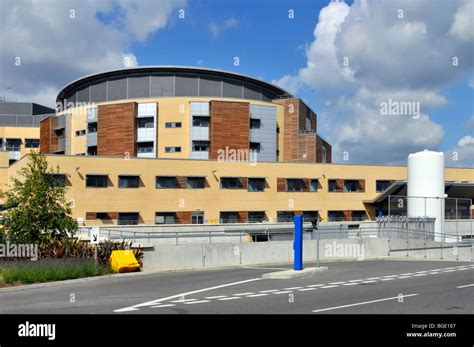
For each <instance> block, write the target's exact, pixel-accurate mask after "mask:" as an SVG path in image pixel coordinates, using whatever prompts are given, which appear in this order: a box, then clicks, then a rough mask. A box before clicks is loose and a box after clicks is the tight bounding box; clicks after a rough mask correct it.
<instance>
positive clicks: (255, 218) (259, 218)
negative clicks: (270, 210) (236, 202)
mask: <svg viewBox="0 0 474 347" xmlns="http://www.w3.org/2000/svg"><path fill="white" fill-rule="evenodd" d="M266 220H267V218H266V216H265V211H249V220H248V221H249V223H263V222H265V221H266Z"/></svg>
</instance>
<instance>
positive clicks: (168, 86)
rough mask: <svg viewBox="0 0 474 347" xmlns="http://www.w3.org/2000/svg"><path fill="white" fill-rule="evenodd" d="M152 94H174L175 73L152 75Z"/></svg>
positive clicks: (156, 95)
mask: <svg viewBox="0 0 474 347" xmlns="http://www.w3.org/2000/svg"><path fill="white" fill-rule="evenodd" d="M150 78H151V81H150V84H151V87H150V96H151V97H160V96H174V76H173V75H151V76H150Z"/></svg>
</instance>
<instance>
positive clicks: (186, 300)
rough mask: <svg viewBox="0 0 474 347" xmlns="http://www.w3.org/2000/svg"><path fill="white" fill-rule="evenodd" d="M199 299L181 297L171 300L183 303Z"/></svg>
mask: <svg viewBox="0 0 474 347" xmlns="http://www.w3.org/2000/svg"><path fill="white" fill-rule="evenodd" d="M196 300H197V299H179V300H174V301H171V302H177V303H181V302H189V301H196Z"/></svg>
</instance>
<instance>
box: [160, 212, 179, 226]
mask: <svg viewBox="0 0 474 347" xmlns="http://www.w3.org/2000/svg"><path fill="white" fill-rule="evenodd" d="M175 219H176V213H175V212H156V214H155V224H175Z"/></svg>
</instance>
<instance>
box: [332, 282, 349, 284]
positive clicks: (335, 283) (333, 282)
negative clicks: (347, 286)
mask: <svg viewBox="0 0 474 347" xmlns="http://www.w3.org/2000/svg"><path fill="white" fill-rule="evenodd" d="M343 283H346V282H332V283H329V284H343Z"/></svg>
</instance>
